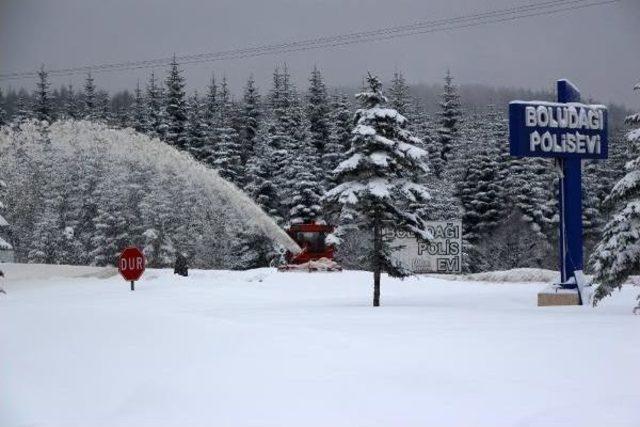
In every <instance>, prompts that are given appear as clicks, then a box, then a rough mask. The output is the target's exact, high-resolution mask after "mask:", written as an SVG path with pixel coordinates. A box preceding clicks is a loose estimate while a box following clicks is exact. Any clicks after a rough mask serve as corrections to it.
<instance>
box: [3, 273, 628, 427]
mask: <svg viewBox="0 0 640 427" xmlns="http://www.w3.org/2000/svg"><path fill="white" fill-rule="evenodd" d="M3 269H4V270H5V273H6V274H7V278H6V280H5V282H4V288H5V290H6V291H7V294H6V295H4V294H0V426H3V427H14V426H60V427H62V426H64V427H73V426H82V427H93V426H104V427H107V426H108V427H118V426H154V427H162V426H215V427H218V426H242V427H245V426H274V427H275V426H323V427H324V426H491V427H496V426H545V427H549V426H581V427H585V426H598V427H604V426H606V427H614V426H629V427H631V426H638V425H640V385H639V384H640V383H639V379H640V323H639V322H640V317H639V316H633V315H632V314H631V309H632V307H633V305H634V296H635V294H636V293H637V288H635V289H632V288H629V287H627V288H625V289H623V291H622V292H620V293H616V294H614V296H613V297H612V298H610V299H608V300H606V301H604V303H603V304H602V306H601V307H598V308H596V309H593V308H590V307H547V308H538V307H536V305H535V303H536V293H537V291H538V290H540V289H542V288H543V287H544V286H545V284H542V283H531V282H530V283H509V282H502V283H490V282H474V281H451V280H442V279H440V278H433V277H422V278H414V279H409V280H405V281H404V282H401V281H397V280H393V279H389V278H386V277H384V279H383V284H382V304H383V306H382V307H380V308H377V309H374V308H372V307H370V299H371V289H370V282H371V276H370V274H367V273H363V272H343V273H315V274H308V273H279V272H276V271H275V270H271V269H262V270H253V271H246V272H228V271H192V273H191V276H190V277H188V278H181V277H177V276H174V275H172V274H171V272H170V271H168V270H148V271H147V272H146V273H145V276H144V278H143V280H141V281H140V282H139V283H138V285H137V289H136V291H135V292H130V291H129V285H128V283H126V282H124V281H123V280H122V279H121V278H120V277H119V276H117V275H115V274H114V270H112V269H96V268H83V269H79V270H78V269H75V268H70V267H42V266H25V265H3Z"/></svg>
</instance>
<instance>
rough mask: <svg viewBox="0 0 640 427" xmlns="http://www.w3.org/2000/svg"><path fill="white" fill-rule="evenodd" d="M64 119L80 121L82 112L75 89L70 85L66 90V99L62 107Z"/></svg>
mask: <svg viewBox="0 0 640 427" xmlns="http://www.w3.org/2000/svg"><path fill="white" fill-rule="evenodd" d="M61 110H62V114H61V115H62V117H64V118H66V119H78V118H80V111H79V105H78V97H77V95H76V93H75V91H74V89H73V86H72V85H71V84H69V86H67V88H66V96H65V97H64V102H63V105H62V106H61Z"/></svg>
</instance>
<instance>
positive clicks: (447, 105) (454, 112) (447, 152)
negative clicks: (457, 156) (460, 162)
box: [429, 70, 461, 176]
mask: <svg viewBox="0 0 640 427" xmlns="http://www.w3.org/2000/svg"><path fill="white" fill-rule="evenodd" d="M440 108H441V110H440V113H439V115H440V122H439V125H440V126H439V127H438V130H437V132H438V141H437V144H433V152H430V153H429V155H430V158H431V164H432V166H433V168H434V172H435V173H436V175H437V176H442V174H443V171H444V169H445V168H446V167H447V166H446V164H447V162H448V161H449V160H450V158H451V152H452V151H453V150H454V146H455V145H456V143H457V142H458V141H457V139H458V121H459V120H460V116H461V112H460V96H459V95H458V90H457V88H456V87H455V86H454V84H453V77H452V76H451V72H450V71H449V70H447V75H446V76H445V78H444V89H443V92H442V100H441V102H440ZM436 151H438V152H436Z"/></svg>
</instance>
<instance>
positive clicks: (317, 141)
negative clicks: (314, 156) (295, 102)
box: [306, 67, 331, 182]
mask: <svg viewBox="0 0 640 427" xmlns="http://www.w3.org/2000/svg"><path fill="white" fill-rule="evenodd" d="M309 83H310V84H309V91H308V93H307V111H306V113H307V121H308V122H309V138H310V142H311V143H312V144H313V146H314V147H315V149H316V151H317V153H318V156H319V157H320V159H323V158H324V155H325V154H326V145H327V143H328V141H329V135H330V132H331V126H330V123H329V120H330V110H329V99H328V97H327V88H326V86H325V83H324V81H323V79H322V74H321V73H320V70H318V68H317V67H313V71H312V72H311V77H310V78H309ZM319 166H323V167H321V168H318V170H319V171H320V176H317V177H316V179H318V180H320V181H321V182H324V181H325V180H326V179H327V176H325V175H328V174H326V173H323V170H328V168H329V165H319Z"/></svg>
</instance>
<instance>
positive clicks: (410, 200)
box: [325, 75, 431, 306]
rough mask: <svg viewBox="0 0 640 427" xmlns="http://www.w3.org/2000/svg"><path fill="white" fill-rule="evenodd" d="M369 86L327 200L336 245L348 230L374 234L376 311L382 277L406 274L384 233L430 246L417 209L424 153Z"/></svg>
mask: <svg viewBox="0 0 640 427" xmlns="http://www.w3.org/2000/svg"><path fill="white" fill-rule="evenodd" d="M367 81H368V83H369V90H368V91H366V92H363V93H360V94H358V95H357V98H358V99H359V100H360V102H361V104H362V105H363V108H361V109H359V110H357V111H356V114H355V117H354V122H355V124H356V125H355V128H354V130H353V135H354V136H353V140H352V145H351V149H350V150H349V152H348V156H349V157H348V159H347V160H345V161H343V162H342V163H340V165H339V166H338V167H337V168H336V169H335V171H334V172H335V174H336V180H337V183H338V185H337V186H336V187H334V188H333V189H332V190H330V191H329V192H328V193H327V194H326V196H325V198H326V201H327V202H328V203H329V204H330V206H332V207H333V209H337V211H338V212H339V217H340V225H339V227H338V228H337V230H336V232H335V234H334V236H333V237H334V238H337V239H338V241H339V239H340V236H342V235H344V233H345V232H346V230H347V229H348V228H349V227H355V228H359V229H360V230H362V231H367V232H371V231H373V239H372V240H373V245H372V246H373V249H372V252H371V259H372V260H373V274H374V280H373V282H374V292H373V305H374V306H378V305H380V276H381V272H382V271H386V272H387V273H389V274H390V275H392V276H400V277H402V276H406V275H408V274H410V272H409V271H406V270H404V269H403V268H402V267H401V266H399V265H397V264H396V263H395V262H394V261H393V259H392V257H391V251H392V248H391V247H390V245H389V242H388V241H387V240H386V239H384V238H383V228H385V227H394V228H399V229H400V230H404V231H407V232H410V233H414V234H415V235H417V236H419V237H422V238H424V239H427V240H429V239H430V238H431V236H430V234H429V233H428V232H427V231H426V225H425V223H424V220H423V219H422V218H421V216H420V215H419V214H418V206H419V205H420V204H421V203H424V202H426V200H427V199H429V198H430V194H429V192H428V190H427V188H426V187H424V186H423V185H421V184H418V183H417V182H418V179H419V177H420V176H422V175H423V174H424V173H426V172H428V167H427V164H426V160H427V153H426V152H425V151H424V150H422V149H420V148H418V147H417V145H419V144H420V141H419V140H418V139H417V138H415V137H413V136H412V135H411V133H410V132H408V131H407V130H406V129H405V127H406V119H405V118H404V117H403V116H402V115H401V114H399V113H398V112H397V111H396V110H394V109H391V108H386V103H387V99H386V98H385V96H384V95H383V94H382V84H381V83H380V81H379V80H378V78H377V77H374V76H371V75H369V77H368V79H367Z"/></svg>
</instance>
